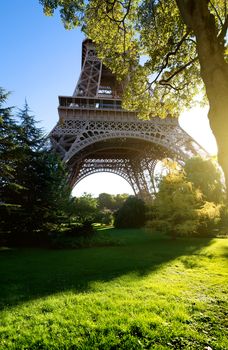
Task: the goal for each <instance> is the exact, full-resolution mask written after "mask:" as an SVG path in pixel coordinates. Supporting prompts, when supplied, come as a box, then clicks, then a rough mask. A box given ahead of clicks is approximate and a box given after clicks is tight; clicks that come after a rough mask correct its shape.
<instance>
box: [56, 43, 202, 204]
mask: <svg viewBox="0 0 228 350" xmlns="http://www.w3.org/2000/svg"><path fill="white" fill-rule="evenodd" d="M121 95H122V87H121V85H120V83H118V81H117V80H116V78H115V76H114V75H113V74H112V73H111V72H110V70H109V69H107V68H106V67H105V66H104V64H102V61H101V60H100V59H99V58H98V57H97V55H96V51H95V46H94V44H93V43H92V41H91V40H89V39H86V40H84V41H83V43H82V67H81V73H80V77H79V80H78V82H77V85H76V88H75V90H74V93H73V95H72V96H59V107H58V112H59V121H58V123H57V125H56V126H55V127H54V128H53V130H52V131H51V133H50V139H51V143H52V146H53V148H54V149H55V150H56V152H58V153H59V154H60V156H61V158H62V160H63V161H64V162H65V163H66V164H67V166H68V169H69V182H70V185H71V186H72V188H73V187H74V186H75V185H77V183H78V182H79V181H80V180H82V179H83V178H85V177H86V176H88V175H91V174H93V173H98V172H111V173H114V174H117V175H120V176H121V177H122V178H124V179H125V180H126V181H127V182H128V183H129V184H130V185H131V187H132V189H133V191H134V193H135V194H136V195H137V196H139V197H141V198H143V199H146V198H148V197H149V196H150V195H151V194H152V193H153V192H154V191H155V183H154V171H155V166H156V164H157V162H158V161H159V160H162V159H164V158H171V159H175V160H177V161H179V162H181V161H185V160H186V159H188V158H191V157H193V156H195V155H197V154H200V155H202V156H205V155H206V152H205V151H204V150H203V149H202V147H201V146H200V145H199V144H198V143H197V142H196V141H195V140H194V139H193V138H191V137H190V136H189V135H188V134H187V133H186V132H185V131H184V130H183V129H182V128H181V127H180V125H179V123H178V119H177V118H169V117H167V118H165V119H160V118H158V117H154V118H151V119H150V120H140V119H138V118H137V113H136V112H132V111H127V110H124V109H123V108H122V107H121Z"/></svg>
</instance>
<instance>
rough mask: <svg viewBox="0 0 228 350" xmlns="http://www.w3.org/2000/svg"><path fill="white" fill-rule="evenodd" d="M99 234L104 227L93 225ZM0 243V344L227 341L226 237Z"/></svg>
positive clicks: (163, 345) (128, 235)
mask: <svg viewBox="0 0 228 350" xmlns="http://www.w3.org/2000/svg"><path fill="white" fill-rule="evenodd" d="M102 232H103V233H102V234H104V231H102ZM107 235H110V236H111V237H112V238H114V239H116V240H117V241H118V246H110V247H97V248H89V249H81V250H38V249H37V250H35V249H12V250H7V249H5V250H4V249H2V250H1V251H0V266H1V273H0V283H1V288H0V300H1V304H0V306H1V313H0V332H1V333H0V349H1V350H2V349H20V350H21V349H28V350H32V349H56V350H57V349H58V350H62V349H71V350H73V349H93V350H94V349H101V350H105V349H130V350H131V349H153V350H158V349H159V350H160V349H162V350H164V349H184V350H185V349H197V350H201V349H202V350H203V349H204V348H205V347H207V346H210V347H211V348H212V349H213V350H218V349H220V350H226V349H228V341H227V338H228V334H227V319H226V316H227V292H228V279H227V258H228V240H227V239H213V240H207V239H178V240H176V241H172V240H170V239H169V238H165V237H162V236H159V235H154V234H152V233H150V232H146V231H143V230H119V231H116V230H108V231H107Z"/></svg>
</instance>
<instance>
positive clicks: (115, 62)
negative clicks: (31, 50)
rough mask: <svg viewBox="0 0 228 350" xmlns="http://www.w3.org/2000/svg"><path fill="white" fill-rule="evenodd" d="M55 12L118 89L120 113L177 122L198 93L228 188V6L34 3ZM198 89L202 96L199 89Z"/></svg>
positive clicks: (211, 1) (173, 1) (175, 1)
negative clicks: (84, 40)
mask: <svg viewBox="0 0 228 350" xmlns="http://www.w3.org/2000/svg"><path fill="white" fill-rule="evenodd" d="M39 1H40V3H41V4H42V5H43V6H44V10H45V13H46V14H49V15H51V14H53V11H54V10H55V9H56V8H58V7H59V8H60V14H61V17H62V19H63V21H64V25H65V26H66V27H67V28H71V27H74V26H77V25H80V24H81V25H83V29H84V31H85V33H86V35H87V36H88V37H89V38H91V39H92V40H93V41H94V42H95V43H96V44H97V48H98V53H99V55H100V57H101V58H102V59H103V60H104V63H105V64H106V66H108V67H109V68H110V69H111V70H112V71H113V72H114V73H116V74H117V75H118V78H119V79H120V80H121V81H122V84H123V87H124V106H125V107H127V108H129V109H135V110H139V111H140V113H141V115H142V116H149V117H151V116H156V115H159V116H161V117H165V116H167V115H171V116H178V114H179V112H180V110H181V109H183V108H184V107H190V106H191V105H192V103H193V102H194V101H195V99H194V97H195V96H197V94H198V93H199V92H200V91H201V92H202V91H203V90H204V92H205V95H206V98H207V100H208V103H209V106H210V109H209V114H208V117H209V121H210V126H211V129H212V131H213V133H214V135H215V137H216V140H217V144H218V161H219V163H220V165H221V166H222V168H223V171H224V174H225V178H226V188H228V156H227V150H228V50H227V26H228V4H227V0H168V1H167V0H141V1H139V0H122V1H120V0H90V1H85V0H84V1H83V0H72V1H69V0H39ZM202 88H203V89H202Z"/></svg>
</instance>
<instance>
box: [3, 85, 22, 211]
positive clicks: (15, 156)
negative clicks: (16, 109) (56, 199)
mask: <svg viewBox="0 0 228 350" xmlns="http://www.w3.org/2000/svg"><path fill="white" fill-rule="evenodd" d="M8 96H9V93H7V92H6V91H5V90H4V89H2V88H0V128H1V134H0V184H1V188H0V191H1V192H0V194H1V200H0V203H1V210H6V211H7V210H13V209H17V205H16V204H15V203H12V202H11V201H10V193H11V191H15V192H16V191H17V192H19V193H20V190H21V189H22V187H21V186H20V185H19V184H18V182H17V179H16V175H15V171H16V166H17V164H18V162H19V161H20V159H21V157H22V154H21V149H20V146H19V142H18V138H19V127H18V125H17V124H16V122H15V120H14V118H13V116H12V109H13V108H12V107H4V104H5V102H6V101H7V98H8ZM3 199H4V200H3Z"/></svg>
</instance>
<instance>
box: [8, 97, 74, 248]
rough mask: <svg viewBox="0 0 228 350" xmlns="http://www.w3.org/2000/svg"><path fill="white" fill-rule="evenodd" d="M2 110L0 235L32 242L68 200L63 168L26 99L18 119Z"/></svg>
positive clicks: (14, 240)
mask: <svg viewBox="0 0 228 350" xmlns="http://www.w3.org/2000/svg"><path fill="white" fill-rule="evenodd" d="M8 111H9V109H8ZM4 113H5V114H4ZM4 113H3V116H4V118H3V126H4V133H3V136H4V139H3V141H1V145H2V147H1V159H2V161H1V162H2V163H3V167H2V169H6V166H7V169H8V175H7V172H6V171H5V170H4V172H3V176H2V178H1V226H2V238H4V239H5V240H6V241H8V243H14V244H15V243H16V244H31V243H33V244H34V243H35V242H41V241H42V240H43V239H44V237H45V235H43V233H42V232H43V231H44V230H47V227H48V225H50V224H51V223H53V222H58V218H59V216H60V217H61V219H62V217H63V216H64V213H65V214H66V207H67V206H68V204H69V201H70V189H69V187H68V185H67V178H66V171H65V169H64V167H63V165H62V163H61V162H60V160H59V159H58V157H57V156H56V155H55V154H53V153H52V152H51V151H50V147H49V145H48V144H47V141H46V138H45V137H44V135H43V132H42V130H41V129H39V128H37V127H36V122H35V119H34V117H33V116H31V115H30V113H29V107H28V104H27V102H26V103H25V106H24V108H23V109H22V110H19V112H18V114H17V116H16V117H17V119H18V120H19V122H18V123H15V122H13V121H12V118H11V119H10V116H9V115H8V114H7V113H8V112H7V109H6V110H4ZM6 115H7V118H8V119H6V117H5V116H6ZM15 119H16V118H15ZM6 146H7V147H6ZM6 175H7V176H6ZM45 239H46V238H45Z"/></svg>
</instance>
